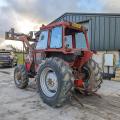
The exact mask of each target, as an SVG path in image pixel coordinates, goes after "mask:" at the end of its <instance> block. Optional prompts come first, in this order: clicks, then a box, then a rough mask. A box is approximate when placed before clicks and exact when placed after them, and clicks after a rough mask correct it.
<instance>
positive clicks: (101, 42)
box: [53, 13, 120, 51]
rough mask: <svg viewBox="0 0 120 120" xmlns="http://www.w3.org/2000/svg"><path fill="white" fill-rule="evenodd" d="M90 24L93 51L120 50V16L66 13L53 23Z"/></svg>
mask: <svg viewBox="0 0 120 120" xmlns="http://www.w3.org/2000/svg"><path fill="white" fill-rule="evenodd" d="M58 21H71V22H78V23H79V22H82V23H84V22H87V21H88V22H89V39H90V46H91V49H92V50H99V51H100V50H101V51H102V50H107V51H111V50H120V14H100V13H98V14H86V13H65V14H64V15H62V16H61V17H59V18H57V19H56V20H54V21H53V22H58Z"/></svg>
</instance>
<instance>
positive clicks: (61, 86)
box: [37, 58, 74, 107]
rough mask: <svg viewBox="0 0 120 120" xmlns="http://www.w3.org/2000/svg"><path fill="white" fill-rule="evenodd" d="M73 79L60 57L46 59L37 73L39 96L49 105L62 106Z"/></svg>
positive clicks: (69, 69)
mask: <svg viewBox="0 0 120 120" xmlns="http://www.w3.org/2000/svg"><path fill="white" fill-rule="evenodd" d="M73 80H74V78H73V75H72V71H71V68H70V67H69V66H68V65H67V64H65V62H64V61H63V60H62V59H59V58H49V59H47V60H46V61H45V63H43V64H41V66H40V69H39V71H38V75H37V82H38V90H39V93H40V96H41V98H42V99H43V101H44V102H45V103H47V104H48V105H50V106H53V107H60V106H62V105H63V103H64V102H65V101H66V99H67V98H68V97H69V91H70V89H71V88H72V81H73Z"/></svg>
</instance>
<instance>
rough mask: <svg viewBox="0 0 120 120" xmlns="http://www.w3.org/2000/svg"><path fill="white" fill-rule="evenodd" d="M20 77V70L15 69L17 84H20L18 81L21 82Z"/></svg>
mask: <svg viewBox="0 0 120 120" xmlns="http://www.w3.org/2000/svg"><path fill="white" fill-rule="evenodd" d="M21 79H22V78H21V72H20V70H17V71H16V72H15V82H16V83H17V84H18V85H20V83H21V81H22V80H21Z"/></svg>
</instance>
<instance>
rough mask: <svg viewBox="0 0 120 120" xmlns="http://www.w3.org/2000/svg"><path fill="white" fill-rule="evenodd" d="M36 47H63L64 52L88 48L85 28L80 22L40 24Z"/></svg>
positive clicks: (60, 48)
mask: <svg viewBox="0 0 120 120" xmlns="http://www.w3.org/2000/svg"><path fill="white" fill-rule="evenodd" d="M36 49H37V50H40V49H49V50H50V49H52V50H55V49H57V50H63V49H64V52H67V51H69V52H71V51H72V50H73V49H89V45H88V38H87V29H86V28H85V27H83V26H81V25H80V24H76V23H70V22H58V23H53V24H50V25H47V26H42V27H41V31H40V35H39V39H38V43H37V46H36Z"/></svg>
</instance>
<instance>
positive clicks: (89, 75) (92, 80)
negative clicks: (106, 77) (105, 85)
mask: <svg viewBox="0 0 120 120" xmlns="http://www.w3.org/2000/svg"><path fill="white" fill-rule="evenodd" d="M83 72H84V73H85V79H84V83H85V84H84V87H85V90H86V91H88V92H96V91H97V90H98V89H99V88H100V87H101V83H102V75H101V73H102V71H101V69H100V67H99V66H98V64H97V63H96V62H95V61H94V60H92V59H91V60H90V61H89V62H88V63H87V64H86V65H85V66H84V67H83Z"/></svg>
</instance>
